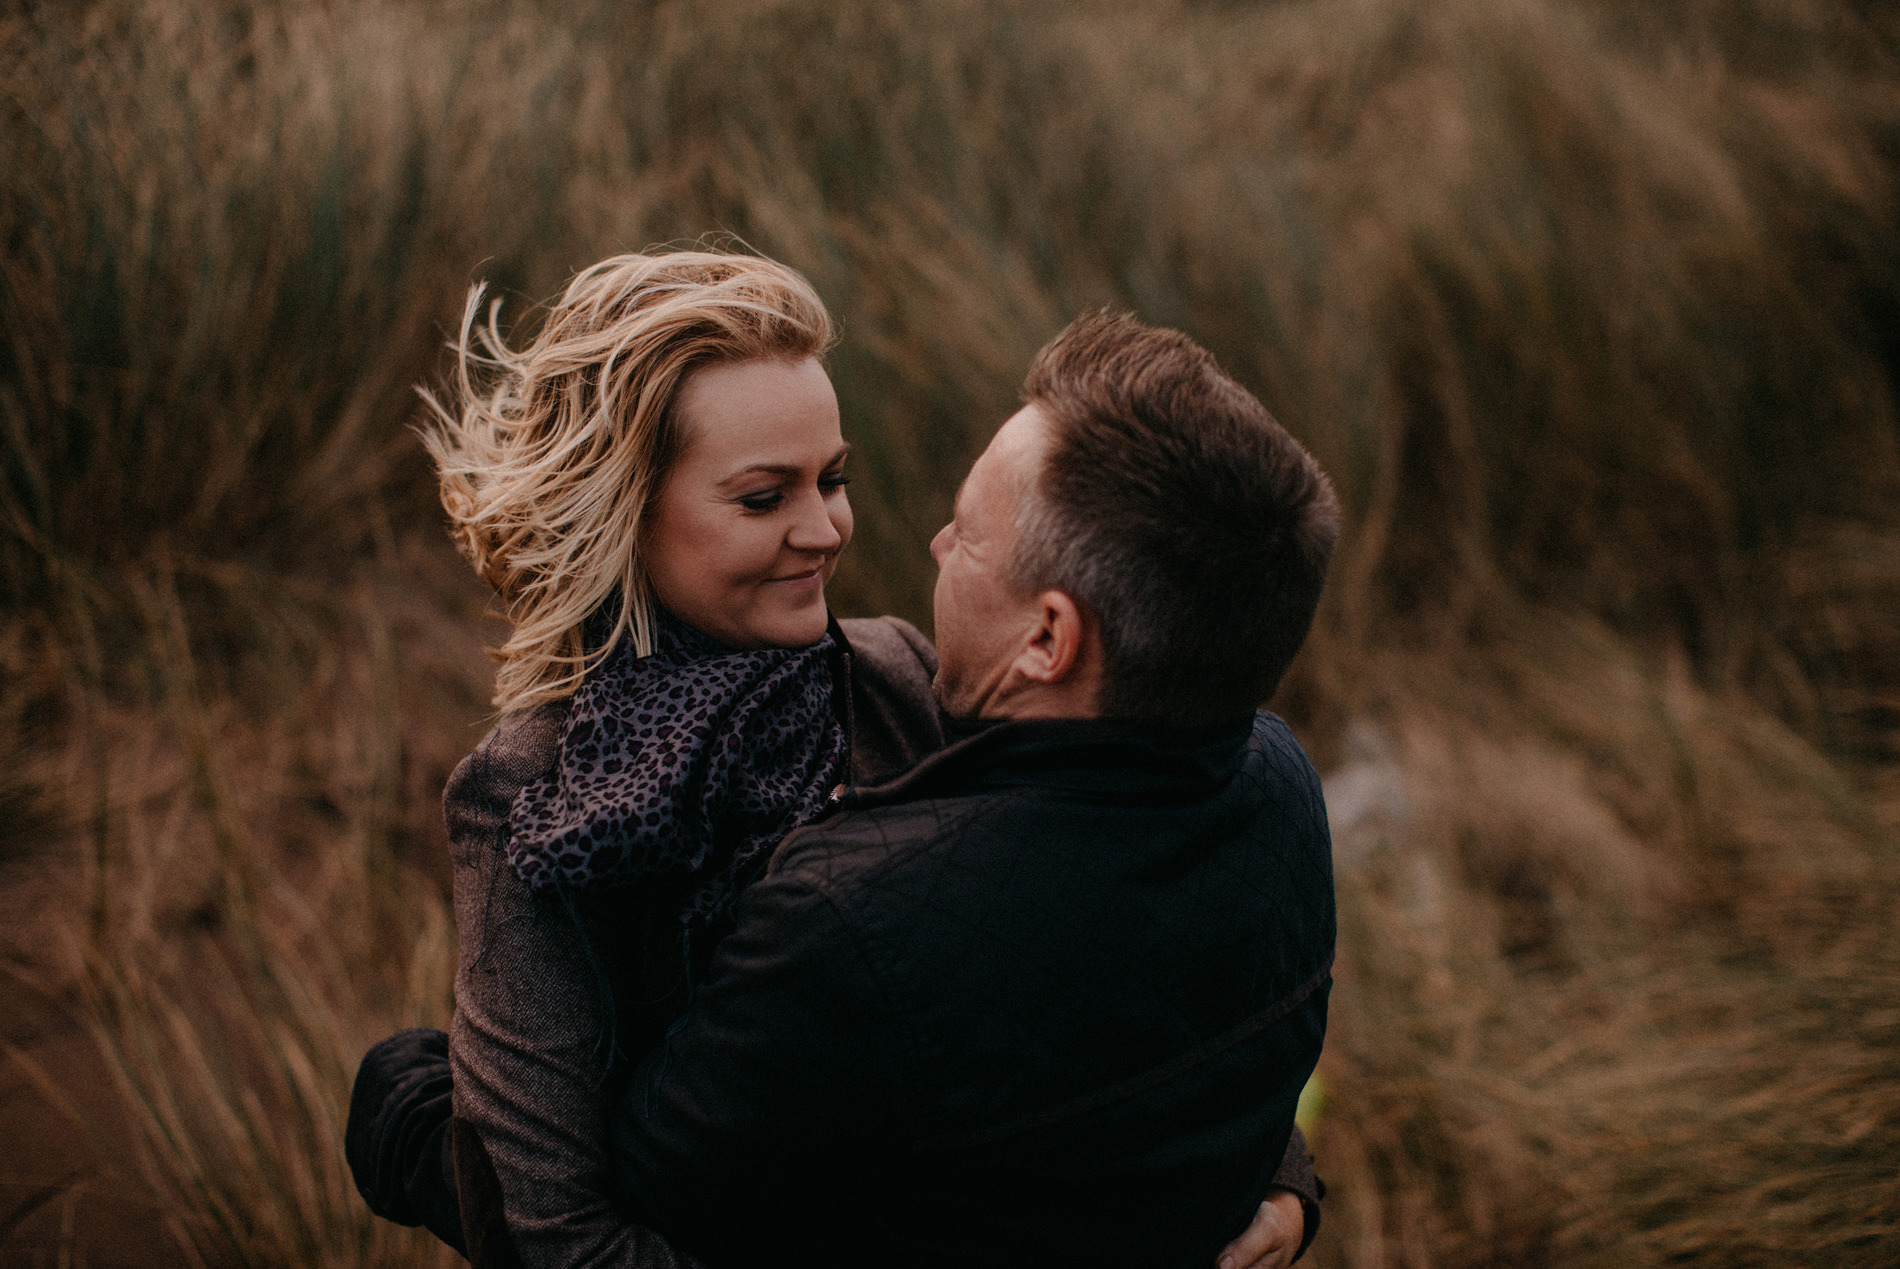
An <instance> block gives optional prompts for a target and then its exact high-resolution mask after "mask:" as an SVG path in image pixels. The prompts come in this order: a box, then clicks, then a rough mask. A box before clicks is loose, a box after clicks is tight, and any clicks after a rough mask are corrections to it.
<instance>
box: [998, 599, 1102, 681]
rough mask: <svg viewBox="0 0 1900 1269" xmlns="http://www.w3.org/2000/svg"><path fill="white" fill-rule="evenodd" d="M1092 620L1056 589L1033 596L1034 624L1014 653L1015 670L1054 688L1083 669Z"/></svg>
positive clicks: (1084, 668)
mask: <svg viewBox="0 0 1900 1269" xmlns="http://www.w3.org/2000/svg"><path fill="white" fill-rule="evenodd" d="M1093 638H1095V629H1094V622H1093V621H1092V620H1091V619H1090V617H1089V614H1088V613H1087V612H1086V611H1084V610H1083V608H1082V606H1081V605H1080V604H1078V603H1076V602H1075V600H1073V599H1071V598H1069V596H1068V595H1066V594H1064V593H1063V592H1061V591H1059V590H1045V591H1043V592H1042V593H1041V594H1040V595H1037V596H1036V626H1035V629H1034V630H1032V631H1031V632H1030V636H1029V641H1028V642H1027V643H1026V644H1024V645H1023V649H1022V651H1021V652H1019V653H1017V654H1016V669H1017V671H1018V672H1020V673H1021V674H1022V676H1023V677H1024V678H1025V679H1028V680H1029V681H1030V682H1032V683H1040V684H1043V685H1044V686H1047V687H1054V686H1057V685H1060V684H1063V683H1065V682H1067V681H1068V680H1069V679H1071V678H1072V677H1074V676H1075V674H1076V672H1077V670H1078V669H1083V670H1086V669H1087V668H1088V667H1087V665H1086V663H1087V662H1088V660H1089V656H1088V653H1089V651H1090V641H1091V640H1092V639H1093Z"/></svg>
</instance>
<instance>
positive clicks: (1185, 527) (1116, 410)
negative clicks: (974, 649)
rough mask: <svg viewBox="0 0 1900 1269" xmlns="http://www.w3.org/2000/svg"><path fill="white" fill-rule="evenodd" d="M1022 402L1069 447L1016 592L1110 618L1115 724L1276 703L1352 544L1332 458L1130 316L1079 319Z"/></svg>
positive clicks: (1024, 530)
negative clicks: (1345, 536) (1342, 520)
mask: <svg viewBox="0 0 1900 1269" xmlns="http://www.w3.org/2000/svg"><path fill="white" fill-rule="evenodd" d="M1023 395H1024V397H1025V399H1026V400H1027V401H1028V402H1029V403H1030V404H1032V405H1034V406H1036V407H1037V408H1039V409H1040V410H1042V411H1043V413H1044V414H1046V415H1047V416H1048V418H1049V420H1050V422H1051V424H1052V427H1051V433H1052V437H1051V443H1050V446H1049V449H1048V453H1047V457H1046V458H1045V460H1044V463H1043V468H1042V471H1041V472H1040V473H1039V475H1038V477H1037V479H1036V482H1035V484H1034V485H1033V486H1032V487H1031V490H1030V492H1029V493H1028V494H1027V496H1025V498H1024V499H1023V506H1022V511H1021V513H1020V515H1019V517H1018V521H1017V526H1016V547H1015V553H1014V555H1013V556H1012V558H1011V567H1010V581H1011V582H1012V583H1013V584H1014V585H1015V586H1016V587H1017V588H1018V589H1019V590H1022V591H1024V592H1034V591H1041V590H1059V591H1062V592H1063V593H1064V594H1066V595H1068V596H1069V597H1070V598H1071V599H1074V600H1075V601H1077V602H1078V603H1079V604H1081V605H1083V606H1084V607H1085V608H1087V609H1088V610H1089V612H1090V613H1091V614H1092V615H1093V616H1094V618H1095V620H1096V622H1097V624H1098V626H1099V628H1100V630H1101V638H1102V653H1103V660H1104V664H1103V678H1102V694H1101V699H1100V702H1099V710H1100V713H1101V715H1102V716H1103V717H1104V718H1128V719H1138V720H1142V721H1146V722H1152V723H1159V724H1162V725H1166V726H1172V727H1183V728H1185V727H1198V726H1205V725H1209V724H1212V723H1216V722H1220V721H1222V720H1225V719H1230V718H1233V717H1235V716H1237V715H1240V714H1244V713H1246V712H1247V711H1250V710H1252V709H1254V708H1256V707H1257V706H1259V705H1260V704H1262V703H1264V702H1265V701H1266V700H1267V698H1268V697H1270V696H1272V695H1273V691H1274V688H1275V687H1277V686H1278V684H1279V682H1280V677H1281V675H1283V674H1284V673H1285V672H1286V667H1287V665H1288V663H1289V662H1291V661H1292V660H1293V654H1294V653H1295V652H1297V651H1299V647H1300V644H1301V643H1303V642H1304V641H1305V639H1306V634H1307V631H1308V630H1309V629H1310V628H1311V626H1312V623H1313V613H1314V610H1315V609H1316V608H1317V607H1318V605H1319V594H1320V587H1321V585H1322V583H1323V582H1324V581H1325V578H1326V565H1327V561H1328V560H1329V559H1330V558H1331V556H1332V550H1333V544H1334V542H1335V541H1336V540H1337V539H1338V536H1339V505H1338V501H1337V500H1336V498H1335V497H1334V495H1333V490H1332V486H1331V484H1330V483H1329V482H1328V481H1327V479H1326V477H1325V475H1324V474H1323V473H1322V472H1321V471H1320V469H1319V466H1318V464H1316V463H1315V462H1314V461H1313V459H1312V457H1311V456H1310V455H1309V454H1308V453H1307V452H1306V450H1305V449H1303V448H1302V447H1301V446H1300V443H1299V442H1298V441H1296V440H1294V439H1293V437H1292V436H1290V435H1289V434H1288V433H1287V431H1286V429H1285V428H1283V427H1281V426H1280V425H1279V423H1277V422H1275V421H1274V418H1273V416H1272V415H1271V414H1270V413H1268V412H1267V408H1266V406H1264V405H1262V404H1261V403H1260V401H1259V400H1258V399H1257V398H1256V397H1255V396H1254V395H1253V394H1252V393H1250V392H1248V391H1247V390H1246V389H1245V388H1243V387H1241V386H1240V385H1239V384H1238V383H1236V382H1234V380H1233V379H1232V378H1230V377H1229V376H1228V375H1227V374H1226V373H1224V372H1223V371H1222V370H1221V368H1220V367H1219V365H1217V364H1216V363H1215V361H1214V358H1213V356H1212V355H1211V354H1209V353H1208V352H1207V350H1206V349H1204V348H1202V347H1201V346H1200V345H1198V344H1196V343H1195V342H1194V341H1193V340H1191V339H1189V338H1188V337H1187V336H1186V335H1183V334H1181V333H1180V332H1179V331H1172V330H1157V329H1155V328H1153V327H1150V326H1144V325H1142V324H1141V323H1140V322H1137V321H1136V320H1135V319H1134V318H1133V317H1130V316H1128V315H1127V314H1117V313H1108V312H1100V313H1093V314H1089V315H1087V316H1084V317H1081V318H1078V319H1077V320H1076V321H1075V322H1073V323H1071V324H1070V325H1069V327H1068V329H1066V330H1064V331H1063V332H1062V333H1061V334H1059V335H1057V336H1056V337H1055V338H1054V339H1053V340H1051V341H1050V342H1049V343H1048V344H1047V345H1046V346H1045V347H1044V348H1043V350H1042V351H1041V352H1040V353H1038V354H1037V355H1036V360H1035V362H1034V363H1033V364H1032V365H1031V366H1030V367H1029V375H1028V378H1027V379H1026V380H1025V381H1024V384H1023Z"/></svg>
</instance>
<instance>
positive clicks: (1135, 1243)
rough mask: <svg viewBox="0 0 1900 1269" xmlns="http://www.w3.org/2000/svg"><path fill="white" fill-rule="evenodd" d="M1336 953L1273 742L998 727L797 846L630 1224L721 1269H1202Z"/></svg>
mask: <svg viewBox="0 0 1900 1269" xmlns="http://www.w3.org/2000/svg"><path fill="white" fill-rule="evenodd" d="M1333 937H1334V918H1333V899H1332V876H1331V862H1330V852H1329V849H1328V845H1327V836H1326V826H1325V815H1324V810H1323V807H1322V805H1321V802H1320V795H1319V785H1318V780H1317V778H1316V777H1315V776H1314V774H1313V771H1312V768H1311V766H1310V764H1309V763H1307V761H1306V759H1305V756H1304V755H1303V754H1302V753H1300V751H1299V748H1298V746H1297V745H1296V744H1295V743H1294V742H1293V740H1292V737H1291V735H1290V734H1289V733H1288V732H1287V731H1286V728H1285V726H1284V724H1282V723H1280V722H1279V720H1278V719H1275V718H1272V717H1271V716H1269V715H1260V716H1258V717H1257V718H1256V719H1254V721H1253V723H1252V725H1251V728H1249V727H1248V726H1246V725H1243V724H1240V723H1236V724H1235V725H1234V726H1233V727H1231V728H1225V729H1220V730H1219V731H1217V732H1203V733H1198V734H1197V735H1195V736H1192V737H1188V738H1173V739H1170V738H1169V737H1168V735H1167V733H1161V732H1156V731H1154V730H1152V729H1143V728H1134V727H1128V726H1121V725H1117V724H1112V723H1101V722H1090V721H1081V720H1065V721H1045V722H1016V723H1004V724H999V725H997V726H994V727H991V728H989V729H988V730H986V731H984V732H982V733H980V734H978V735H977V736H975V737H973V738H972V739H970V740H967V741H965V742H963V743H961V744H959V745H956V746H953V747H952V748H950V749H948V750H945V751H944V752H942V753H941V754H938V755H936V756H934V757H932V758H930V759H927V760H925V761H924V762H923V763H922V764H920V765H919V766H918V767H916V768H914V769H913V770H912V771H910V772H908V773H906V774H905V775H904V776H901V777H899V778H898V779H896V780H894V781H892V782H891V783H889V784H887V785H883V786H879V787H876V788H872V789H868V790H863V791H860V792H858V793H854V794H853V795H851V796H850V797H849V798H848V799H847V802H846V804H845V805H844V807H843V808H841V811H840V813H838V814H836V815H834V816H833V817H831V818H829V819H827V820H824V821H821V822H820V823H819V824H816V825H813V826H811V827H809V828H807V829H805V830H802V831H800V832H798V833H796V834H794V835H793V836H792V837H791V838H789V839H787V842H786V844H785V845H784V847H782V848H781V851H780V854H779V856H778V858H777V860H776V861H775V863H774V865H773V871H772V873H771V874H770V875H769V876H768V877H767V878H766V879H765V880H763V881H761V882H759V883H758V884H756V885H755V886H754V887H753V888H752V890H751V891H750V892H749V893H748V895H747V897H746V900H745V904H744V908H743V910H742V913H741V920H740V928H739V930H738V932H737V933H736V934H734V935H733V936H731V937H730V938H729V939H728V940H727V941H726V943H725V944H724V945H722V947H721V950H720V953H719V957H718V960H717V962H716V963H715V966H714V969H713V972H712V975H711V978H710V980H709V982H708V983H707V985H706V987H705V989H704V993H703V996H702V998H701V999H700V1001H699V1002H698V1003H697V1005H696V1007H695V1009H694V1011H693V1013H692V1015H691V1016H690V1017H689V1019H688V1020H687V1022H686V1023H685V1024H683V1026H682V1028H681V1029H680V1030H679V1031H677V1032H676V1033H675V1035H674V1036H673V1037H672V1039H671V1040H670V1041H669V1043H668V1045H667V1046H665V1048H663V1049H662V1051H661V1052H660V1053H659V1054H658V1055H656V1057H655V1059H654V1060H653V1061H652V1062H650V1063H649V1064H648V1066H647V1067H646V1069H645V1071H644V1072H643V1073H642V1077H641V1078H640V1079H638V1080H636V1082H635V1091H634V1093H633V1095H632V1096H631V1097H630V1099H629V1101H628V1102H627V1104H626V1108H625V1114H624V1115H623V1119H624V1120H625V1122H624V1123H623V1124H622V1125H621V1132H620V1153H621V1156H622V1162H623V1163H624V1164H625V1165H626V1169H627V1172H628V1180H629V1182H630V1184H631V1188H632V1194H633V1204H634V1206H633V1214H634V1215H635V1216H636V1217H637V1218H639V1219H641V1220H644V1221H647V1222H650V1223H651V1224H652V1225H653V1226H654V1227H656V1228H657V1229H659V1230H660V1231H661V1232H663V1233H667V1234H669V1235H670V1236H672V1237H673V1238H675V1239H676V1241H678V1242H679V1244H680V1245H681V1246H682V1247H684V1248H688V1249H692V1250H695V1251H697V1252H699V1253H700V1254H702V1255H704V1256H706V1257H707V1258H708V1259H711V1260H713V1261H714V1262H715V1263H768V1262H769V1263H788V1262H789V1263H797V1262H806V1263H825V1264H865V1265H870V1264H880V1265H883V1264H925V1265H938V1264H941V1265H951V1264H956V1265H968V1264H1005V1263H1024V1264H1027V1263H1031V1262H1037V1263H1042V1264H1046V1263H1050V1261H1051V1260H1052V1259H1054V1260H1057V1261H1070V1262H1076V1263H1090V1264H1128V1265H1166V1264H1176V1263H1178V1264H1182V1265H1205V1264H1207V1263H1209V1262H1210V1261H1211V1259H1212V1256H1213V1252H1214V1251H1215V1250H1216V1249H1217V1248H1218V1247H1219V1246H1220V1244H1221V1243H1222V1242H1223V1241H1224V1240H1225V1239H1226V1238H1227V1237H1229V1236H1230V1235H1232V1234H1233V1233H1235V1232H1237V1231H1238V1230H1239V1229H1240V1228H1241V1227H1242V1226H1243V1225H1245V1223H1246V1221H1247V1218H1248V1215H1249V1214H1250V1212H1251V1211H1252V1209H1253V1207H1254V1205H1255V1204H1256V1203H1257V1202H1258V1200H1259V1196H1260V1194H1261V1193H1262V1192H1263V1191H1264V1189H1265V1187H1266V1184H1267V1182H1268V1180H1269V1178H1270V1177H1271V1176H1272V1175H1273V1172H1274V1168H1275V1165H1277V1164H1278V1163H1279V1162H1280V1159H1281V1155H1282V1151H1283V1150H1284V1149H1285V1146H1286V1138H1287V1135H1288V1133H1289V1131H1290V1129H1291V1126H1292V1116H1293V1107H1294V1103H1295V1101H1296V1099H1297V1097H1298V1093H1299V1090H1300V1087H1301V1085H1302V1084H1303V1083H1304V1082H1305V1079H1306V1077H1307V1075H1308V1074H1309V1073H1310V1071H1311V1069H1312V1066H1313V1063H1314V1062H1315V1061H1316V1060H1317V1057H1318V1054H1319V1048H1320V1042H1321V1038H1322V1036H1323V1033H1324V1024H1325V1000H1326V991H1327V987H1328V984H1329V978H1328V970H1329V967H1330V965H1331V960H1332V948H1333Z"/></svg>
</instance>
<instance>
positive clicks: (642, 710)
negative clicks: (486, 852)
mask: <svg viewBox="0 0 1900 1269" xmlns="http://www.w3.org/2000/svg"><path fill="white" fill-rule="evenodd" d="M656 644H657V646H656V647H655V648H654V651H653V654H652V655H651V656H645V657H636V656H635V655H634V654H633V649H632V645H631V641H630V640H625V639H623V640H622V641H621V642H620V645H619V646H618V647H617V648H615V649H614V651H613V653H612V654H611V655H609V656H608V658H607V659H606V660H605V661H603V662H602V663H601V664H600V665H598V666H596V667H595V668H594V670H592V671H591V672H590V673H589V674H588V676H587V679H586V681H585V682H583V683H582V684H581V686H580V690H578V691H577V692H575V693H574V702H573V707H572V710H571V712H570V713H569V715H568V721H567V729H566V732H565V733H564V734H563V736H562V738H561V752H560V757H559V760H558V761H557V762H556V763H555V766H554V768H553V770H551V771H550V772H548V773H547V774H546V775H544V776H542V777H541V778H540V779H539V780H537V781H535V782H534V783H532V784H529V785H528V786H527V787H525V788H523V789H522V790H521V792H520V794H519V795H517V796H516V798H515V801H514V806H513V808H512V810H511V812H510V814H509V817H508V820H509V830H510V831H509V835H508V859H509V862H510V863H512V864H513V865H514V869H515V872H516V873H518V874H519V875H520V877H521V879H522V880H523V881H524V882H526V883H527V884H528V886H529V887H530V888H531V889H534V890H550V889H560V888H568V889H583V890H590V891H592V890H605V889H609V888H612V887H616V886H623V885H628V884H632V883H635V882H640V881H647V880H658V879H668V880H675V881H685V882H687V883H689V884H690V883H691V882H700V883H703V884H701V885H700V886H699V888H698V889H697V890H696V891H694V892H693V893H692V895H691V897H690V898H689V899H688V900H687V903H686V907H685V910H684V911H682V912H681V914H680V915H681V919H682V921H683V922H691V921H693V920H694V919H695V918H698V919H702V920H704V919H709V918H711V917H713V916H716V915H719V914H721V913H723V912H724V911H726V910H727V909H728V908H729V907H730V906H731V904H732V902H733V900H734V899H736V898H737V897H738V892H739V890H741V889H742V888H743V887H744V884H745V882H746V881H749V880H750V879H751V872H752V871H753V865H754V864H755V863H756V864H758V865H761V866H762V865H763V864H764V861H765V858H766V855H767V853H768V852H769V851H770V850H771V848H772V847H773V846H774V845H775V844H776V843H777V842H778V840H779V839H780V838H781V837H783V836H784V835H785V834H786V833H788V832H790V831H791V830H792V829H793V828H796V827H797V826H798V825H800V824H802V823H804V822H805V821H807V820H809V819H811V818H812V817H813V816H814V815H816V814H817V813H818V812H819V811H820V810H822V809H823V808H824V806H825V804H826V802H827V801H828V800H829V799H830V797H831V794H832V791H833V790H834V789H835V788H836V787H837V786H838V784H839V783H840V782H841V781H843V780H844V779H845V772H846V761H847V753H846V747H847V742H846V739H845V733H844V727H843V726H842V725H841V724H840V723H839V721H838V716H837V711H836V710H835V709H833V707H832V681H831V672H830V666H829V662H828V655H827V654H828V653H829V652H830V650H831V648H832V647H833V642H832V637H831V635H830V634H826V636H825V637H824V638H823V639H820V640H819V641H818V642H817V643H815V644H812V645H811V646H810V647H805V648H765V649H761V650H759V651H754V652H733V651H730V650H728V649H727V648H725V647H723V646H722V645H720V644H718V643H716V642H714V641H713V640H712V639H709V638H707V637H706V636H705V635H703V634H700V633H699V632H698V631H697V630H694V629H692V628H691V627H689V626H687V625H685V624H683V623H681V622H680V621H678V620H676V619H674V618H672V617H671V616H669V615H666V614H661V618H660V622H659V631H658V639H657V640H656Z"/></svg>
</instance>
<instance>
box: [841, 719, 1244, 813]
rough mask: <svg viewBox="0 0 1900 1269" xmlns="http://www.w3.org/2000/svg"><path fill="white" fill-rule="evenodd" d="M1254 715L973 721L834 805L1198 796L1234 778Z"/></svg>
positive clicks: (861, 806)
mask: <svg viewBox="0 0 1900 1269" xmlns="http://www.w3.org/2000/svg"><path fill="white" fill-rule="evenodd" d="M1258 717H1259V716H1258V715H1252V714H1250V715H1247V716H1246V717H1244V718H1239V719H1235V720H1234V721H1232V722H1229V723H1222V724H1219V725H1218V726H1215V727H1209V728H1201V729H1197V730H1194V731H1169V730H1166V729H1163V728H1158V727H1154V726H1149V725H1145V724H1140V723H1130V722H1121V721H1116V720H1110V719H1094V718H1038V719H1023V720H1009V721H1003V722H995V723H984V724H978V725H976V726H974V727H968V728H966V729H963V730H962V735H963V738H962V739H960V740H958V741H956V742H955V743H953V744H951V745H949V746H947V747H946V748H943V749H940V750H938V751H937V752H936V753H934V754H931V755H930V756H929V757H927V758H924V759H923V760H922V761H920V762H918V763H916V764H915V765H913V766H911V767H909V768H906V769H905V770H903V771H900V772H898V773H896V774H895V775H892V776H890V777H889V778H887V779H885V780H881V781H879V782H877V783H875V784H868V785H859V786H855V787H853V788H852V789H850V790H849V791H847V792H846V793H845V795H844V797H843V799H842V801H841V802H840V804H839V807H840V809H842V810H859V809H869V808H871V807H877V806H885V805H889V804H891V803H895V802H914V801H920V800H923V799H927V798H936V797H955V796H960V795H964V794H970V793H980V792H1001V791H1004V790H1009V789H1022V788H1040V789H1049V790H1056V791H1062V792H1070V793H1077V794H1083V795H1086V796H1090V797H1093V798H1099V799H1103V800H1107V801H1110V802H1117V801H1124V800H1125V801H1129V802H1146V803H1152V802H1153V801H1155V800H1156V799H1168V798H1177V797H1178V798H1182V799H1193V798H1199V797H1205V796H1207V795H1208V794H1209V793H1212V792H1214V791H1215V790H1217V789H1219V788H1220V787H1221V786H1222V785H1224V784H1226V783H1227V781H1228V780H1230V779H1232V778H1233V775H1234V773H1235V772H1236V771H1238V770H1239V769H1240V765H1241V762H1242V761H1243V760H1244V758H1245V756H1246V752H1247V749H1248V739H1249V737H1250V736H1251V735H1252V733H1253V729H1254V725H1255V720H1256V718H1258Z"/></svg>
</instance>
